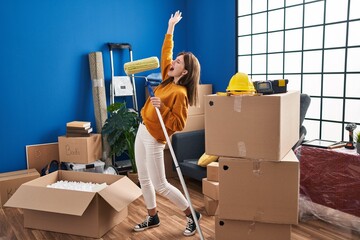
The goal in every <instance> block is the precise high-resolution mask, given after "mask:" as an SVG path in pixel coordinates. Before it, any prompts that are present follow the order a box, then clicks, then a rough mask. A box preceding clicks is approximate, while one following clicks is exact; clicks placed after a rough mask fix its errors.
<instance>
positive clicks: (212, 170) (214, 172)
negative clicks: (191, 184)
mask: <svg viewBox="0 0 360 240" xmlns="http://www.w3.org/2000/svg"><path fill="white" fill-rule="evenodd" d="M206 178H207V180H209V181H213V182H218V181H219V162H212V163H209V164H208V165H207V166H206Z"/></svg>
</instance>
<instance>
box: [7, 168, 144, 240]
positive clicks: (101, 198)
mask: <svg viewBox="0 0 360 240" xmlns="http://www.w3.org/2000/svg"><path fill="white" fill-rule="evenodd" d="M59 180H67V181H78V182H79V181H81V182H92V183H106V184H107V185H108V186H107V187H106V188H104V189H102V190H100V191H98V192H84V191H74V190H62V189H55V188H48V187H47V185H48V184H52V183H54V182H57V181H59ZM139 196H141V190H140V188H138V187H137V186H136V185H135V184H134V183H133V182H132V181H131V180H130V179H129V178H127V177H126V176H121V175H107V174H100V173H89V172H73V171H56V172H53V173H51V174H49V175H46V176H43V177H41V178H37V179H35V180H32V181H30V182H27V183H24V184H22V185H21V186H20V187H19V188H18V190H17V191H16V192H15V194H14V195H13V196H12V197H11V198H10V199H9V200H8V201H7V202H6V203H5V205H4V206H5V207H16V208H22V209H23V212H24V227H26V228H34V229H41V230H47V231H54V232H62V233H68V234H75V235H81V236H86V237H94V238H100V237H101V236H103V235H104V234H105V233H106V232H107V231H109V230H110V229H111V228H113V227H114V226H115V225H117V224H119V223H120V222H122V221H123V220H124V219H125V218H126V217H127V215H128V205H129V204H130V203H131V202H132V201H134V200H135V199H137V198H138V197H139Z"/></svg>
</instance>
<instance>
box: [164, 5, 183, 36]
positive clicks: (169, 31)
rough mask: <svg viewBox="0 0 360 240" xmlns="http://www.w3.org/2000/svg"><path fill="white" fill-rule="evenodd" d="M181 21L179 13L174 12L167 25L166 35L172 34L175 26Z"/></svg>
mask: <svg viewBox="0 0 360 240" xmlns="http://www.w3.org/2000/svg"><path fill="white" fill-rule="evenodd" d="M181 19H182V16H181V12H180V11H176V12H175V14H171V17H170V19H169V23H168V29H167V32H166V33H167V34H174V29H175V25H176V24H177V23H178V22H180V20H181Z"/></svg>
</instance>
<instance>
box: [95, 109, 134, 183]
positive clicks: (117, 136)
mask: <svg viewBox="0 0 360 240" xmlns="http://www.w3.org/2000/svg"><path fill="white" fill-rule="evenodd" d="M107 110H108V112H109V114H110V115H109V117H108V118H107V119H106V121H105V124H104V126H103V128H102V131H101V133H102V134H104V135H105V136H106V138H107V141H108V143H109V146H110V154H111V155H115V156H121V155H122V154H124V153H125V154H127V156H128V157H129V159H130V162H131V167H132V173H134V174H136V176H135V178H136V180H134V179H132V180H133V181H134V182H137V181H138V180H137V168H136V163H135V149H134V143H135V136H136V132H137V129H138V127H139V123H140V118H139V115H138V113H137V112H135V111H133V110H130V109H128V108H127V107H126V103H125V102H116V103H113V104H111V105H110V106H109V107H108V108H107Z"/></svg>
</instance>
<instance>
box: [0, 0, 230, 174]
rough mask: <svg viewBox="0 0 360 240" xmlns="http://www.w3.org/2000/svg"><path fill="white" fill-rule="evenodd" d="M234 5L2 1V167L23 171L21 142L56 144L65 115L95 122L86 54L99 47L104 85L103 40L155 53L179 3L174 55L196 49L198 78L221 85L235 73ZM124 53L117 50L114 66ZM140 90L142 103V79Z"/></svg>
mask: <svg viewBox="0 0 360 240" xmlns="http://www.w3.org/2000/svg"><path fill="white" fill-rule="evenodd" d="M219 4H221V6H220V7H219V6H218V5H219ZM234 6H235V1H226V2H225V3H224V2H220V1H215V0H210V1H205V0H187V1H184V0H175V1H174V0H173V1H162V0H147V1H131V0H122V1H120V0H117V1H115V0H109V1H102V0H76V1H74V0H62V1H43V0H32V1H25V0H3V1H1V3H0V32H1V37H0V53H1V55H0V56H1V57H0V73H1V74H0V76H1V80H0V81H1V95H0V96H1V105H0V112H1V118H0V119H1V125H0V126H1V127H2V131H1V141H0V146H1V157H0V161H1V165H0V173H1V172H6V171H14V170H19V169H25V168H26V156H25V146H26V145H31V144H41V143H49V142H56V141H57V137H58V136H60V135H63V134H65V124H66V122H68V121H72V120H85V121H91V122H92V125H93V126H95V120H94V110H93V100H92V90H91V80H90V70H89V64H88V54H89V53H90V52H94V51H101V52H102V53H103V60H104V71H105V81H106V85H107V89H109V82H110V79H111V76H110V75H111V73H110V66H109V63H110V60H109V54H108V49H107V47H106V45H105V44H106V43H107V42H129V43H131V44H132V47H133V54H134V59H135V60H136V59H141V58H145V57H149V56H158V57H160V49H161V44H162V40H163V36H164V34H165V31H166V28H167V21H168V18H169V16H170V14H171V13H172V12H174V11H175V10H177V9H180V10H181V11H182V12H183V15H184V19H183V21H182V22H181V23H180V24H179V25H178V26H177V28H176V32H175V49H174V53H175V54H176V53H177V52H179V51H182V50H189V51H193V52H194V53H195V54H196V55H197V56H198V58H199V60H200V62H201V65H202V82H203V83H212V84H214V90H215V91H220V90H224V89H225V87H226V85H227V83H228V80H229V78H230V77H231V76H232V75H233V74H234V71H235V9H234ZM213 12H216V14H215V15H214V14H213ZM126 57H127V55H126V56H119V58H118V61H120V62H119V65H120V66H119V67H118V69H121V68H122V64H123V63H121V61H125V62H126V61H128V60H127V59H126ZM116 61H117V60H116ZM117 75H121V74H120V73H119V74H117ZM137 90H138V102H139V105H140V106H142V105H143V103H144V88H143V82H141V81H139V82H138V83H137ZM107 97H109V92H107Z"/></svg>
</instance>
